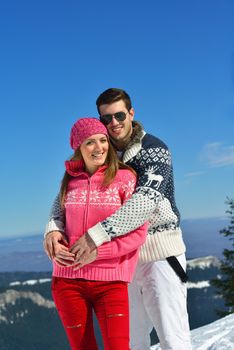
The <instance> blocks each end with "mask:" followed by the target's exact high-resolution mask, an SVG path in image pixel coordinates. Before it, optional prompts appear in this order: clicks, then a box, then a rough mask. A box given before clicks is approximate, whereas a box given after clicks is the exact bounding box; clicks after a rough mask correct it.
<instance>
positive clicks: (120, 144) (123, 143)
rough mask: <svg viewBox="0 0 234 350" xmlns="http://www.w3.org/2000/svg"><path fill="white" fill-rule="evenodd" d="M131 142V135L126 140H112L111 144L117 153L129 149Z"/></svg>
mask: <svg viewBox="0 0 234 350" xmlns="http://www.w3.org/2000/svg"><path fill="white" fill-rule="evenodd" d="M130 140H131V135H130V136H128V137H126V138H124V139H123V140H114V139H113V138H111V143H112V145H113V146H114V148H115V149H116V150H117V151H124V150H125V149H126V148H127V145H128V144H129V142H130Z"/></svg>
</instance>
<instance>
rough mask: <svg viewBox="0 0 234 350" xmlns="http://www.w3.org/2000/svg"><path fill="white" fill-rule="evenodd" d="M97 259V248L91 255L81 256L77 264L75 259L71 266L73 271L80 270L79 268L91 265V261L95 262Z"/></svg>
mask: <svg viewBox="0 0 234 350" xmlns="http://www.w3.org/2000/svg"><path fill="white" fill-rule="evenodd" d="M96 259H97V248H95V249H94V250H93V251H92V252H91V253H88V254H87V255H86V254H83V255H82V256H81V258H80V259H79V262H77V261H76V259H75V263H74V264H73V266H75V267H74V269H73V270H74V271H76V270H78V269H80V268H81V267H83V266H85V265H87V264H90V263H92V262H93V261H95V260H96Z"/></svg>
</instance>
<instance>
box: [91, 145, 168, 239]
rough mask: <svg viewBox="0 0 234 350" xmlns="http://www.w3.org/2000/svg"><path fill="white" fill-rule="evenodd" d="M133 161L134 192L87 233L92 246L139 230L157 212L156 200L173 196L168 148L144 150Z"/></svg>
mask: <svg viewBox="0 0 234 350" xmlns="http://www.w3.org/2000/svg"><path fill="white" fill-rule="evenodd" d="M136 158H137V159H136V161H135V163H134V165H135V166H134V168H135V170H136V171H137V174H138V182H137V187H136V193H134V194H133V196H132V197H131V198H130V199H129V200H127V201H126V203H125V204H124V205H123V206H122V207H121V208H120V209H119V210H118V211H116V213H114V214H113V215H111V216H110V217H108V218H107V219H105V220H104V221H102V222H100V223H98V224H96V225H95V226H93V227H91V228H90V229H89V230H88V234H89V235H90V237H91V238H92V239H93V241H94V242H95V244H96V246H100V245H101V244H102V243H104V242H107V241H110V239H112V238H114V237H118V236H122V235H125V234H127V233H128V232H131V231H133V230H135V229H136V228H137V227H140V226H141V225H143V224H144V222H146V221H149V219H150V217H151V215H152V213H153V212H154V211H156V210H158V203H159V202H160V201H162V200H164V198H165V197H168V196H169V195H170V194H172V195H173V191H174V187H173V172H172V164H171V155H170V152H169V151H168V149H167V148H166V147H163V146H161V147H153V146H152V147H148V148H147V149H141V151H140V152H139V153H138V155H137V156H136ZM130 164H131V162H130ZM168 192H171V193H170V194H169V193H168Z"/></svg>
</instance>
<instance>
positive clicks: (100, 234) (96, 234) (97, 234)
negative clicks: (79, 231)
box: [88, 223, 110, 247]
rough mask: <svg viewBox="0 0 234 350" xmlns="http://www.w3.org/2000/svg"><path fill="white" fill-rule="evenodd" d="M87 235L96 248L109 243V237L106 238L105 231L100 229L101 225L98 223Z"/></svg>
mask: <svg viewBox="0 0 234 350" xmlns="http://www.w3.org/2000/svg"><path fill="white" fill-rule="evenodd" d="M88 234H89V236H90V237H91V238H92V240H93V241H94V243H95V245H96V247H99V246H100V245H102V244H103V243H105V242H109V241H110V237H109V236H108V234H107V233H106V231H105V230H104V229H103V228H102V225H101V224H100V223H98V224H96V225H95V226H93V227H91V228H90V229H88Z"/></svg>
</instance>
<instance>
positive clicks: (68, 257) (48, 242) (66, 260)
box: [43, 231, 75, 266]
mask: <svg viewBox="0 0 234 350" xmlns="http://www.w3.org/2000/svg"><path fill="white" fill-rule="evenodd" d="M43 245H44V250H45V252H46V254H47V255H48V257H49V259H50V260H52V259H54V260H55V261H56V262H57V263H58V264H59V265H61V266H68V265H71V264H72V263H74V260H75V254H74V253H72V252H70V251H69V248H68V242H67V240H66V237H65V236H64V235H63V234H62V233H61V232H59V231H52V232H50V233H48V234H47V235H46V237H45V239H44V242H43Z"/></svg>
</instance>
